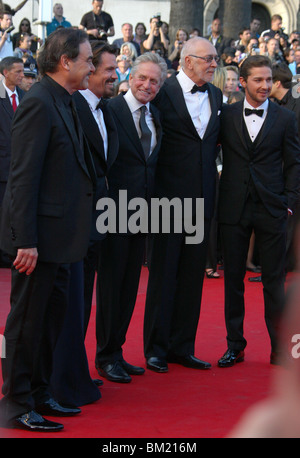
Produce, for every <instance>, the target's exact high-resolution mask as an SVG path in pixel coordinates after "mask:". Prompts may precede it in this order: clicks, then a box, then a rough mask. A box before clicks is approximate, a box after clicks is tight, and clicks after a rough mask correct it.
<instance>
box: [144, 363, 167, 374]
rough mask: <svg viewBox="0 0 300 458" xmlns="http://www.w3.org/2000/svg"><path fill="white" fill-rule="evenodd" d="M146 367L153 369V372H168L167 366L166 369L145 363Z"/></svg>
mask: <svg viewBox="0 0 300 458" xmlns="http://www.w3.org/2000/svg"><path fill="white" fill-rule="evenodd" d="M147 369H149V370H150V371H153V372H158V373H161V374H162V373H165V372H168V370H169V369H168V368H166V369H159V368H158V367H154V366H150V365H148V364H147Z"/></svg>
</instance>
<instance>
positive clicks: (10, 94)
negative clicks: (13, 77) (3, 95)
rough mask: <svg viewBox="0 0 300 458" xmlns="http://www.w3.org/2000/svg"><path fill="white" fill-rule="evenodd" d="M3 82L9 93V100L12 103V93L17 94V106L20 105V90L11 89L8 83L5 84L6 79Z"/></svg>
mask: <svg viewBox="0 0 300 458" xmlns="http://www.w3.org/2000/svg"><path fill="white" fill-rule="evenodd" d="M2 84H3V86H4V88H5V90H6V92H7V95H8V97H9V100H10V103H11V104H12V102H13V99H12V95H13V94H15V95H16V103H17V106H18V105H19V102H20V100H19V95H18V92H17V88H15V90H14V91H12V90H11V89H9V88H8V87H7V86H6V85H5V79H3V80H2Z"/></svg>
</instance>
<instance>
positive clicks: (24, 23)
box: [21, 22, 29, 27]
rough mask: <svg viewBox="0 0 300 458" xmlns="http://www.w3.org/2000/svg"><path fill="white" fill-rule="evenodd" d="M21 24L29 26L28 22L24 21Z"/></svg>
mask: <svg viewBox="0 0 300 458" xmlns="http://www.w3.org/2000/svg"><path fill="white" fill-rule="evenodd" d="M21 25H26V27H29V24H27V23H26V22H22V24H21Z"/></svg>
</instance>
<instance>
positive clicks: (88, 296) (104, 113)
mask: <svg viewBox="0 0 300 458" xmlns="http://www.w3.org/2000/svg"><path fill="white" fill-rule="evenodd" d="M91 46H92V51H93V65H94V67H95V72H94V73H93V74H92V75H91V76H90V79H89V87H88V89H84V90H80V91H77V92H75V94H74V95H73V97H74V101H75V104H76V108H77V112H78V116H79V119H80V122H81V125H82V128H83V131H84V133H85V136H86V139H87V141H88V144H89V147H90V151H91V154H92V156H93V161H94V165H95V168H96V174H97V187H96V192H95V203H94V212H93V222H92V231H91V240H90V245H89V249H88V252H87V254H86V256H85V258H84V272H85V279H84V296H85V313H84V331H85V333H86V331H87V327H88V323H89V318H90V313H91V306H92V296H93V289H94V280H95V273H96V271H97V269H98V257H99V251H100V249H101V244H102V240H103V239H104V238H105V236H106V234H99V233H98V232H97V229H96V220H97V217H98V216H99V213H100V212H99V211H97V210H96V203H97V201H98V199H101V198H102V197H107V196H108V182H107V174H108V171H109V169H110V167H111V166H112V164H113V163H114V161H115V159H116V156H117V154H118V148H119V142H118V132H117V128H116V125H115V123H114V120H113V117H112V116H111V115H110V113H109V110H107V109H106V108H105V105H106V100H105V99H108V98H110V97H112V96H113V95H114V83H115V81H116V79H117V74H116V68H117V62H116V48H115V47H114V46H112V45H109V44H108V43H100V42H97V41H94V42H91Z"/></svg>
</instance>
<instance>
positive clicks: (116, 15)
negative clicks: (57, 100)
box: [9, 0, 300, 41]
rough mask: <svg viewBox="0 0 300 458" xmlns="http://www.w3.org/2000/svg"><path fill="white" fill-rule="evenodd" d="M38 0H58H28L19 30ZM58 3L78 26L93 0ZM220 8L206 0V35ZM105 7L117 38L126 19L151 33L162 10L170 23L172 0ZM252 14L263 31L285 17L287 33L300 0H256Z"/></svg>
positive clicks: (131, 0) (121, 1) (108, 2)
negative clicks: (278, 17)
mask: <svg viewBox="0 0 300 458" xmlns="http://www.w3.org/2000/svg"><path fill="white" fill-rule="evenodd" d="M20 1H21V0H11V1H10V2H9V4H10V6H11V7H15V6H16V5H18V4H19V3H20ZM39 1H40V2H44V3H45V5H46V7H48V5H49V7H48V9H49V8H50V10H52V4H54V3H55V2H56V0H28V2H27V3H26V5H25V6H24V7H23V8H22V9H21V10H20V11H19V12H18V13H17V14H16V15H15V17H14V25H15V27H16V29H17V28H18V27H19V23H20V21H21V20H22V18H23V17H27V18H28V19H29V20H30V21H31V22H32V24H34V19H37V18H38V14H39V13H38V11H39ZM184 1H188V0H184ZM225 1H226V0H225ZM52 2H53V3H52ZM57 2H59V3H62V5H63V8H64V16H65V17H66V19H67V20H68V21H70V22H71V24H72V25H73V26H78V25H79V23H80V20H81V17H82V16H83V14H84V13H86V12H88V11H90V10H91V9H92V5H91V4H92V0H81V1H77V0H75V1H74V0H57ZM218 8H219V0H204V18H203V33H202V34H203V35H206V34H207V30H208V28H209V25H210V24H211V22H212V20H213V18H214V17H215V16H216V14H217V12H218ZM103 10H104V11H106V12H108V13H109V14H110V15H111V16H112V18H113V21H114V24H115V37H114V38H119V37H121V26H122V24H123V23H124V22H130V23H131V24H132V25H133V26H135V25H136V23H137V22H143V23H144V24H145V25H146V27H147V31H148V32H149V21H150V18H151V17H152V16H154V15H156V14H157V13H161V18H162V20H163V21H165V22H169V15H170V1H169V0H156V1H154V0H104V5H103ZM252 14H253V15H255V16H259V17H260V19H261V22H262V25H261V28H262V30H264V29H266V28H268V27H269V25H270V18H271V16H272V15H273V14H280V15H281V16H282V18H283V27H284V29H285V32H286V33H290V32H291V31H292V30H296V29H299V28H300V21H299V0H255V1H253V2H252ZM195 26H196V25H195ZM43 30H44V27H41V26H40V27H38V26H37V25H33V31H34V33H38V31H39V34H41V33H43ZM41 38H43V37H41ZM110 41H111V40H110Z"/></svg>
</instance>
